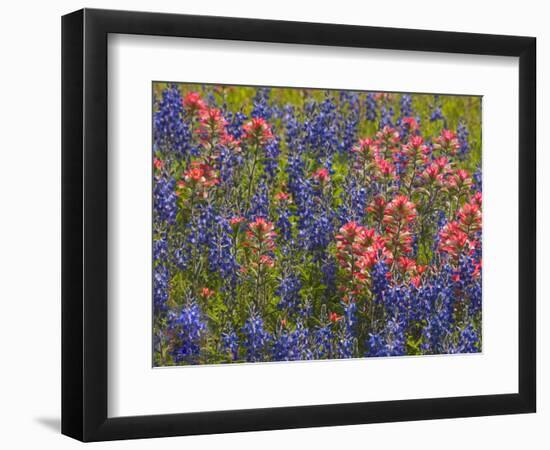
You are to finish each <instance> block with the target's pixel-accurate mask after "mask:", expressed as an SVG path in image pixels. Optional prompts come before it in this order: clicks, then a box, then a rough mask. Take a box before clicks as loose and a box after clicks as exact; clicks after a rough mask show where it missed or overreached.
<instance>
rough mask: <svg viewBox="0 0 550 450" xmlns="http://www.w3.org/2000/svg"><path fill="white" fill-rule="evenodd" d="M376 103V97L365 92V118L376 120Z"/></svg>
mask: <svg viewBox="0 0 550 450" xmlns="http://www.w3.org/2000/svg"><path fill="white" fill-rule="evenodd" d="M377 106H378V105H377V104H376V98H375V97H374V94H372V93H369V94H367V98H366V115H367V120H369V121H370V122H374V121H375V120H376V116H377V113H376V108H377Z"/></svg>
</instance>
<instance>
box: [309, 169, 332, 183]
mask: <svg viewBox="0 0 550 450" xmlns="http://www.w3.org/2000/svg"><path fill="white" fill-rule="evenodd" d="M311 178H313V179H314V180H316V181H318V182H319V183H321V184H325V183H328V182H329V181H330V174H329V172H328V169H326V168H324V167H323V168H322V169H319V170H316V171H315V172H313V173H312V174H311Z"/></svg>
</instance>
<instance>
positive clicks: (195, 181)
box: [177, 161, 220, 198]
mask: <svg viewBox="0 0 550 450" xmlns="http://www.w3.org/2000/svg"><path fill="white" fill-rule="evenodd" d="M219 182H220V180H219V178H218V176H217V174H216V171H215V170H214V169H213V168H212V167H211V166H209V165H208V164H203V163H201V162H200V161H193V162H192V163H191V164H190V165H189V169H187V170H186V171H185V172H184V173H183V177H182V180H180V181H179V182H178V184H177V186H178V188H179V189H180V190H181V189H184V188H189V189H190V190H191V195H196V196H197V197H200V198H207V197H208V190H209V188H211V187H212V186H215V185H217V184H218V183H219Z"/></svg>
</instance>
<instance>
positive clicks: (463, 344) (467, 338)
mask: <svg viewBox="0 0 550 450" xmlns="http://www.w3.org/2000/svg"><path fill="white" fill-rule="evenodd" d="M480 351H481V342H480V339H479V335H478V332H477V329H476V328H475V327H474V325H473V324H472V323H469V324H468V325H467V326H466V327H465V328H464V329H462V330H460V331H459V333H458V342H457V344H456V345H455V346H452V347H451V348H450V353H477V352H480Z"/></svg>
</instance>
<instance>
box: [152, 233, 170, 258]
mask: <svg viewBox="0 0 550 450" xmlns="http://www.w3.org/2000/svg"><path fill="white" fill-rule="evenodd" d="M167 258H168V241H167V239H166V234H162V235H160V236H155V239H154V240H153V261H165V260H166V259H167Z"/></svg>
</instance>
